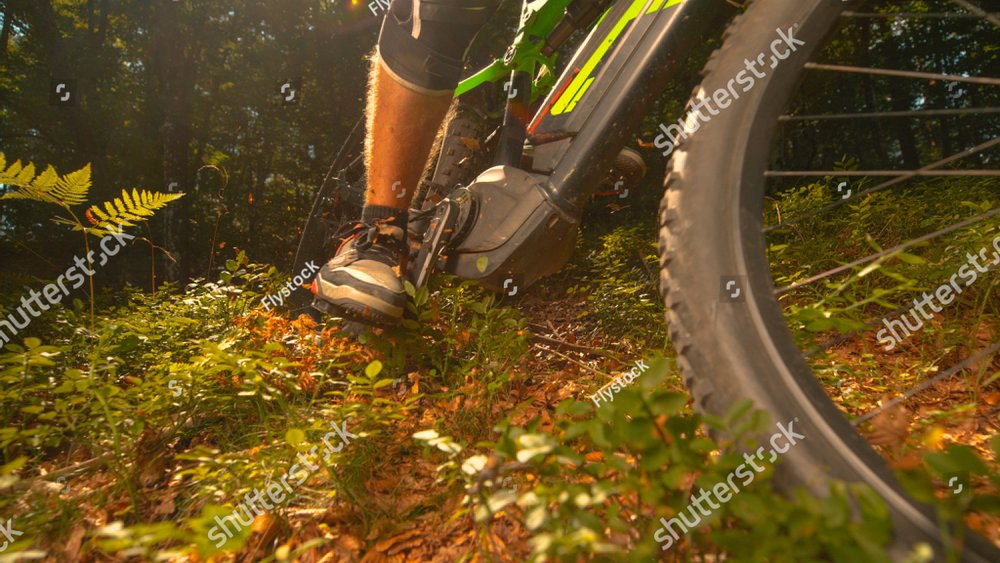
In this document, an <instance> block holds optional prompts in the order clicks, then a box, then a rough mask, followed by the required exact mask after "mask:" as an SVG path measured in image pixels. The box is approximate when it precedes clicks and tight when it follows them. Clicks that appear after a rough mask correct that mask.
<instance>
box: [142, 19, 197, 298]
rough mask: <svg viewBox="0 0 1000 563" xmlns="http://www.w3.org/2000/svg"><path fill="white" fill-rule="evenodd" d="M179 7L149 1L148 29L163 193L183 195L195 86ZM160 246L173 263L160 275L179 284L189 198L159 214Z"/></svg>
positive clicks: (184, 268) (185, 264)
mask: <svg viewBox="0 0 1000 563" xmlns="http://www.w3.org/2000/svg"><path fill="white" fill-rule="evenodd" d="M182 9H183V5H181V4H178V3H176V2H171V1H170V0H155V2H154V4H153V18H152V22H153V25H152V29H151V37H152V40H151V48H152V53H151V55H152V56H151V63H152V69H151V70H152V72H153V74H154V76H155V77H156V79H157V81H158V85H159V99H160V103H161V108H162V112H163V122H162V124H161V127H160V135H161V141H162V145H163V158H162V164H163V186H164V188H163V189H164V191H168V192H184V191H187V190H189V189H190V188H189V186H190V185H191V178H192V174H191V164H190V157H189V153H188V151H189V147H190V143H191V119H192V103H193V100H192V99H193V93H194V84H195V72H194V64H193V62H192V61H191V59H190V56H189V53H190V52H191V51H192V45H191V42H190V37H186V36H185V33H184V31H183V29H182V27H181V17H182V14H181V10H182ZM164 222H165V228H164V241H163V246H164V247H165V248H166V249H167V250H168V251H169V252H170V253H171V254H172V255H173V257H174V259H175V260H176V261H167V262H166V264H165V266H166V268H165V271H166V277H167V279H168V280H171V281H178V282H183V281H186V280H187V279H188V278H189V277H190V273H191V268H192V263H191V262H192V252H191V250H192V244H191V240H190V232H191V205H190V198H187V197H185V198H182V199H180V200H178V201H177V202H176V203H175V204H173V205H170V206H168V207H166V208H165V210H164Z"/></svg>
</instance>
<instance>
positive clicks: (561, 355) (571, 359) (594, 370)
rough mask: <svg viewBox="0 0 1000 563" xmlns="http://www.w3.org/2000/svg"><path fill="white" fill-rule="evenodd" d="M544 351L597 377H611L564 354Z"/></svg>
mask: <svg viewBox="0 0 1000 563" xmlns="http://www.w3.org/2000/svg"><path fill="white" fill-rule="evenodd" d="M545 351H546V352H551V353H553V354H555V355H557V356H559V357H560V358H562V359H564V360H566V361H568V362H572V363H574V364H576V365H578V366H580V367H582V368H583V369H586V370H590V371H592V372H594V373H596V374H598V375H603V376H604V377H611V375H609V374H606V373H604V372H603V371H601V370H599V369H594V368H592V367H590V366H588V365H587V364H585V363H583V362H579V361H577V360H574V359H573V358H570V357H569V356H567V355H565V354H560V353H559V352H556V351H555V350H552V349H549V348H545Z"/></svg>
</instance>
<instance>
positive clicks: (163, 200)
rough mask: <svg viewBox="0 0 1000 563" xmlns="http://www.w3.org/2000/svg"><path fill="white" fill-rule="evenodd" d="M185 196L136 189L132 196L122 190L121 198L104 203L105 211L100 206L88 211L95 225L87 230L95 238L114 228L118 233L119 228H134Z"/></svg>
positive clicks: (94, 206)
mask: <svg viewBox="0 0 1000 563" xmlns="http://www.w3.org/2000/svg"><path fill="white" fill-rule="evenodd" d="M183 196H184V194H165V193H162V192H150V191H147V190H142V191H139V190H137V189H135V188H133V189H132V193H131V196H130V195H129V192H128V190H122V195H121V197H116V198H115V199H113V200H111V201H106V202H104V209H101V206H99V205H93V206H91V207H90V208H89V209H87V217H88V219H89V220H90V222H91V223H92V224H93V225H92V226H91V227H86V228H85V230H86V231H87V232H89V233H91V234H93V235H95V236H104V235H107V234H109V233H110V229H112V228H114V230H115V231H117V230H118V228H119V227H134V226H135V225H136V223H141V222H143V221H146V220H147V219H149V218H150V217H152V216H153V215H155V214H156V212H157V211H159V210H160V209H162V208H164V207H166V205H167V204H168V203H170V202H171V201H174V200H177V199H180V198H181V197H183Z"/></svg>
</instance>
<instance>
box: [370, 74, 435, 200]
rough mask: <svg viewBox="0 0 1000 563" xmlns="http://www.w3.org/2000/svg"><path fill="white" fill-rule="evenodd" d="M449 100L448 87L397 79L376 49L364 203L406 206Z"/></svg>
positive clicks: (371, 86) (421, 171)
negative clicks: (419, 86)
mask: <svg viewBox="0 0 1000 563" xmlns="http://www.w3.org/2000/svg"><path fill="white" fill-rule="evenodd" d="M451 102H452V94H451V91H446V92H444V93H443V94H438V93H426V92H419V91H416V90H412V89H410V88H408V87H407V85H405V84H403V83H401V82H399V81H397V80H396V79H395V78H393V77H392V76H391V75H390V73H389V71H387V70H386V67H385V64H384V63H383V62H382V61H381V57H380V56H379V55H378V54H376V56H375V60H374V61H373V64H372V78H371V82H370V85H369V89H368V137H367V138H366V140H365V142H366V146H365V156H366V159H365V161H366V166H367V168H368V194H367V197H366V207H371V206H379V207H383V208H388V209H398V210H401V211H402V212H405V211H406V209H407V207H408V206H409V204H410V199H411V198H412V197H413V192H415V191H416V187H417V183H418V182H419V181H420V176H421V174H422V173H423V170H424V166H425V164H426V163H427V156H428V153H430V150H431V145H433V144H434V138H435V137H436V136H437V131H438V128H439V127H440V126H441V121H442V120H443V119H444V116H445V114H446V113H447V112H448V107H449V106H450V105H451ZM376 218H381V217H376Z"/></svg>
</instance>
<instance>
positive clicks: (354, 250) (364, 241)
mask: <svg viewBox="0 0 1000 563" xmlns="http://www.w3.org/2000/svg"><path fill="white" fill-rule="evenodd" d="M405 237H406V235H405V233H404V231H403V229H402V228H400V227H399V226H397V225H394V224H393V223H390V222H388V221H376V222H374V223H373V224H371V225H366V224H364V223H359V224H357V225H355V226H354V227H353V228H352V229H351V231H350V234H349V236H348V237H347V238H346V239H344V242H343V243H341V245H340V248H339V249H337V254H336V256H334V257H333V259H332V260H330V261H329V262H327V263H326V265H324V266H323V267H322V268H321V269H320V271H319V274H317V276H316V279H315V280H313V285H312V292H313V295H315V296H316V297H315V299H313V308H314V309H317V310H319V311H321V312H323V313H327V314H338V313H340V314H342V316H346V317H348V318H350V319H352V320H357V321H361V322H364V323H368V324H377V325H394V324H396V323H397V322H398V321H399V320H400V319H401V318H402V317H403V308H404V307H405V305H406V292H405V291H404V289H403V282H402V280H401V279H400V276H401V273H400V261H401V260H402V257H403V253H404V252H405V251H406V242H405Z"/></svg>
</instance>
